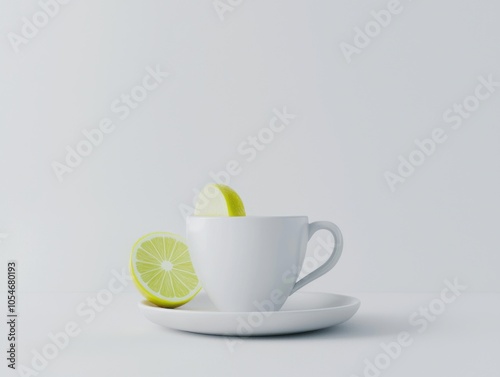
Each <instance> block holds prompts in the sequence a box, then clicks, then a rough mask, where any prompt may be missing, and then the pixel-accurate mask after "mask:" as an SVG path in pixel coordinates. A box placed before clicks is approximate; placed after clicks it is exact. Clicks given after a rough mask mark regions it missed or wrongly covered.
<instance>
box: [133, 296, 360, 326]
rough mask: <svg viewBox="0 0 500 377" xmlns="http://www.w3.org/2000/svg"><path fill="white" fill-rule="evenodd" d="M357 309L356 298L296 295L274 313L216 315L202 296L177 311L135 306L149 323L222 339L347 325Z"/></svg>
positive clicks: (145, 302)
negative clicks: (220, 336)
mask: <svg viewBox="0 0 500 377" xmlns="http://www.w3.org/2000/svg"><path fill="white" fill-rule="evenodd" d="M359 306H360V301H359V300H358V299H357V298H354V297H349V296H341V295H336V294H332V293H312V292H298V293H296V294H294V295H293V296H291V297H290V298H289V299H288V300H287V302H286V303H285V304H284V305H283V307H282V309H281V310H280V311H278V312H250V313H244V312H242V313H237V312H220V311H218V310H217V309H216V308H215V307H214V305H213V304H212V302H211V301H210V299H209V298H208V296H207V295H206V294H205V293H204V292H202V293H200V294H198V296H196V297H195V299H194V300H193V301H191V302H189V303H188V304H186V305H184V306H182V307H180V308H177V309H164V308H160V307H157V306H155V305H154V304H151V303H149V302H147V301H142V302H141V303H139V308H140V310H141V312H142V313H143V314H144V316H145V317H146V318H147V319H149V320H150V321H151V322H154V323H156V324H158V325H161V326H164V327H168V328H171V329H175V330H182V331H188V332H194V333H201V334H212V335H226V336H264V335H278V334H292V333H299V332H305V331H312V330H318V329H322V328H326V327H330V326H334V325H338V324H339V323H342V322H345V321H347V320H348V319H349V318H351V317H352V316H353V315H354V314H355V313H356V311H357V310H358V308H359Z"/></svg>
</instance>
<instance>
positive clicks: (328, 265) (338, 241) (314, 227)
mask: <svg viewBox="0 0 500 377" xmlns="http://www.w3.org/2000/svg"><path fill="white" fill-rule="evenodd" d="M322 229H324V230H328V231H329V232H330V233H331V234H332V235H333V238H334V239H335V246H334V247H333V251H332V254H331V255H330V257H329V258H328V260H327V261H326V262H325V263H323V264H322V265H321V266H319V267H318V268H317V269H315V270H314V271H312V272H310V273H309V274H307V275H306V276H304V277H303V278H302V279H300V280H299V281H298V282H296V283H295V285H294V286H293V289H292V292H291V293H290V294H292V293H295V292H296V291H297V290H299V289H300V288H302V287H303V286H304V285H306V284H309V283H310V282H312V281H313V280H316V279H317V278H319V277H320V276H322V275H324V274H326V273H327V272H328V271H330V270H331V269H332V268H333V266H335V265H336V264H337V262H338V261H339V259H340V256H341V255H342V248H343V246H344V240H343V238H342V233H341V232H340V229H339V227H338V226H337V225H335V224H334V223H331V222H329V221H316V222H314V223H311V224H309V240H311V237H312V236H313V234H314V233H316V232H317V231H318V230H322Z"/></svg>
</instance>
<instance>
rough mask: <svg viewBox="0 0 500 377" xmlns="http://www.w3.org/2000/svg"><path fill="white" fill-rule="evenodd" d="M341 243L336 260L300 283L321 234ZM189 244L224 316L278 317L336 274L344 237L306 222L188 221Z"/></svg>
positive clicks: (205, 285)
mask: <svg viewBox="0 0 500 377" xmlns="http://www.w3.org/2000/svg"><path fill="white" fill-rule="evenodd" d="M321 229H325V230H328V231H329V232H331V233H332V234H333V236H334V238H335V246H334V249H333V252H332V254H331V256H330V258H329V259H328V260H327V261H326V262H325V263H324V264H323V265H322V266H320V267H319V268H318V269H316V270H315V271H313V272H311V273H310V274H308V275H306V276H305V277H304V278H302V279H301V280H300V281H298V282H297V277H298V275H299V272H300V270H301V268H302V263H303V262H304V257H305V254H306V248H307V242H308V240H309V239H310V238H311V237H312V235H313V234H314V233H315V232H317V231H318V230H321ZM187 239H188V245H189V250H190V255H191V259H192V261H193V266H194V268H195V271H196V274H197V275H198V278H199V279H200V282H201V284H202V286H203V288H204V289H205V291H206V292H207V294H208V296H209V297H210V299H211V300H212V302H213V303H214V305H215V306H216V307H217V309H219V310H220V311H233V312H252V311H277V310H279V309H280V308H281V306H282V305H283V303H284V302H285V301H286V299H287V298H288V296H290V294H292V293H294V292H295V291H297V290H298V289H300V288H302V287H303V286H304V285H306V284H308V283H310V282H311V281H313V280H315V279H317V278H318V277H320V276H321V275H323V274H325V273H326V272H328V271H330V270H331V269H332V268H333V267H334V266H335V264H336V263H337V262H338V260H339V258H340V255H341V253H342V242H343V241H342V234H341V232H340V230H339V228H338V227H337V226H336V225H335V224H333V223H330V222H327V221H318V222H314V223H311V224H309V221H308V219H307V217H306V216H281V217H277V216H276V217H257V216H247V217H196V216H192V217H188V219H187Z"/></svg>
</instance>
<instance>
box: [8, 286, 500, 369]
mask: <svg viewBox="0 0 500 377" xmlns="http://www.w3.org/2000/svg"><path fill="white" fill-rule="evenodd" d="M339 293H342V294H349V295H352V296H355V297H358V298H360V299H361V308H360V310H359V311H358V313H357V314H356V315H355V316H354V317H353V318H352V319H351V320H350V321H348V322H346V323H344V324H342V325H339V326H337V327H333V328H330V329H326V330H322V331H317V332H312V333H305V334H299V335H289V336H277V337H265V338H245V339H243V340H242V341H241V342H239V343H238V344H237V345H236V346H235V347H234V351H233V352H231V351H230V348H229V347H228V345H227V340H226V339H225V338H224V337H217V336H207V335H197V334H190V333H183V332H178V331H172V330H168V329H164V328H161V327H159V326H157V325H155V324H153V323H150V322H148V321H147V320H146V319H145V318H143V317H142V315H141V314H140V312H139V310H138V308H137V302H138V301H139V300H140V299H141V298H140V296H139V295H138V294H136V293H135V292H127V293H122V294H118V295H116V296H115V298H114V301H113V302H112V303H111V304H109V305H108V306H107V307H106V308H104V310H103V311H102V312H101V313H98V315H97V316H96V318H95V320H94V321H93V322H91V323H89V324H85V322H84V321H83V319H82V318H81V317H79V316H78V315H77V314H76V313H75V309H76V307H77V306H78V305H79V304H80V303H81V302H82V301H83V300H85V298H86V297H91V296H95V293H23V292H20V294H19V308H18V311H19V327H18V330H19V362H20V363H21V364H24V365H27V366H29V364H30V362H31V357H32V355H31V351H32V349H37V350H40V349H41V348H42V347H43V346H44V345H45V344H46V343H47V342H48V340H49V339H48V333H49V332H57V331H61V330H62V329H63V327H64V326H65V324H66V323H68V322H69V321H75V322H77V323H78V324H79V326H80V327H81V329H82V331H81V333H80V334H79V335H78V336H76V337H75V338H72V339H71V342H70V344H69V346H68V347H67V348H66V349H64V350H62V351H61V352H60V354H59V355H58V356H57V357H56V358H55V359H54V360H52V361H50V363H49V365H48V367H47V368H46V369H45V370H43V371H42V372H40V374H39V375H40V376H54V377H80V376H82V377H83V376H85V377H87V376H190V377H192V376H204V377H206V376H273V375H276V376H278V375H279V376H346V377H350V376H352V375H356V376H358V377H361V376H363V375H364V374H363V373H364V372H363V368H364V365H365V364H364V359H365V358H367V359H369V360H371V361H373V360H374V358H375V357H376V356H377V355H378V354H380V353H381V352H382V350H381V348H380V347H381V346H380V344H381V343H382V342H386V343H387V342H389V341H393V340H395V339H396V337H397V334H398V333H400V332H401V331H408V332H410V334H411V336H412V338H413V339H414V342H413V344H412V345H411V346H409V347H407V348H404V349H403V351H402V353H401V355H400V357H398V358H397V359H395V360H393V361H392V362H391V365H390V366H389V367H388V368H387V369H386V370H383V371H382V372H381V373H380V376H405V377H412V376H418V377H421V376H454V377H461V376H495V375H499V373H500V357H499V351H500V340H499V336H500V324H499V314H500V294H498V293H464V294H462V296H460V297H458V298H457V300H456V301H455V302H453V303H451V304H449V305H448V306H447V307H446V309H445V311H444V313H443V314H442V315H440V316H439V317H438V318H436V320H435V321H434V322H432V323H430V325H429V327H428V329H427V330H426V331H424V332H423V333H418V331H416V327H414V326H411V325H410V324H409V322H408V318H409V316H410V315H411V313H413V312H414V311H415V310H418V308H419V306H421V305H422V306H425V305H428V304H429V302H430V301H431V300H432V299H433V298H435V297H438V294H433V293H426V294H402V293H346V292H339ZM2 332H3V333H4V334H6V328H5V324H4V330H2ZM2 338H4V337H3V336H2ZM2 363H3V364H4V365H2V367H1V368H0V369H1V370H3V371H5V370H6V367H5V362H2ZM3 375H18V374H17V373H11V372H10V370H8V373H7V374H4V373H2V376H3ZM373 377H374V376H373Z"/></svg>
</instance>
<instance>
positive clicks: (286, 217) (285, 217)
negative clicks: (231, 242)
mask: <svg viewBox="0 0 500 377" xmlns="http://www.w3.org/2000/svg"><path fill="white" fill-rule="evenodd" d="M300 218H303V219H308V217H307V216H306V215H292V216H286V215H284V216H254V215H249V216H195V215H189V216H187V217H186V219H203V220H209V219H211V220H221V219H224V220H229V219H231V220H236V221H238V220H242V219H300Z"/></svg>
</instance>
